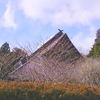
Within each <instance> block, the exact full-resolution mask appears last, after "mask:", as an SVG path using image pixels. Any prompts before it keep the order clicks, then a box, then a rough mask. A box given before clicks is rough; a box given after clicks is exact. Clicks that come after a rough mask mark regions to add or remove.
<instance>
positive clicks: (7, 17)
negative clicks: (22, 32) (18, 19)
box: [0, 1, 17, 29]
mask: <svg viewBox="0 0 100 100" xmlns="http://www.w3.org/2000/svg"><path fill="white" fill-rule="evenodd" d="M6 7H7V9H6V11H5V13H4V15H3V16H2V17H1V19H0V27H7V28H10V27H13V28H14V29H16V28H17V24H15V22H14V10H13V7H12V5H11V2H10V1H9V2H8V4H7V5H6Z"/></svg>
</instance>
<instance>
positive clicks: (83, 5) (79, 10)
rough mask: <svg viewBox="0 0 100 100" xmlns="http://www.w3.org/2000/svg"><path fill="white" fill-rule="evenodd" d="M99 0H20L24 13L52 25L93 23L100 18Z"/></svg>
mask: <svg viewBox="0 0 100 100" xmlns="http://www.w3.org/2000/svg"><path fill="white" fill-rule="evenodd" d="M99 4H100V1H98V0H91V2H90V1H88V0H77V1H75V0H54V1H53V2H51V0H20V8H21V9H22V10H23V13H24V14H25V15H26V16H27V17H30V18H32V19H33V20H40V21H41V22H42V23H43V24H46V23H51V24H52V25H60V24H64V25H68V26H70V25H73V24H82V25H91V24H92V21H93V20H95V19H100V13H99V12H100V6H99Z"/></svg>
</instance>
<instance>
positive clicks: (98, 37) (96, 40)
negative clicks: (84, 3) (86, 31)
mask: <svg viewBox="0 0 100 100" xmlns="http://www.w3.org/2000/svg"><path fill="white" fill-rule="evenodd" d="M97 42H100V29H98V31H97V33H96V39H95V43H97Z"/></svg>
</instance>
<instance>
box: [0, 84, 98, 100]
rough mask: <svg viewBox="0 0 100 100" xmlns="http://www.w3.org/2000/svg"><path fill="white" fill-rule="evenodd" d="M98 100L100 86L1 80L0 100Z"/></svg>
mask: <svg viewBox="0 0 100 100" xmlns="http://www.w3.org/2000/svg"><path fill="white" fill-rule="evenodd" d="M66 99H67V100H100V88H97V87H91V86H89V85H76V84H68V83H65V84H64V83H31V82H1V83H0V100H66Z"/></svg>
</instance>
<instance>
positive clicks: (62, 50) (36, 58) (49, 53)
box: [9, 31, 82, 81]
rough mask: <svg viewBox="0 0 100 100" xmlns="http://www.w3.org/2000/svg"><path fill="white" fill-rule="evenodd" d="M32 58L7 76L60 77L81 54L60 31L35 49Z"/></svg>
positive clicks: (18, 77)
mask: <svg viewBox="0 0 100 100" xmlns="http://www.w3.org/2000/svg"><path fill="white" fill-rule="evenodd" d="M31 57H32V59H31V60H30V61H29V62H27V63H25V64H24V65H22V66H21V67H19V68H17V69H16V70H15V71H13V72H12V73H10V74H9V77H11V78H14V79H15V78H16V79H19V80H32V81H48V80H49V81H50V80H51V81H54V80H55V79H56V80H58V79H57V75H58V76H59V75H60V76H59V77H58V78H60V77H62V76H63V75H61V73H64V71H67V69H70V68H69V64H70V65H72V64H73V63H75V62H76V60H78V59H79V58H81V57H82V56H81V54H80V53H79V52H78V51H77V49H76V48H75V46H74V45H73V44H72V42H71V41H70V39H69V38H68V36H67V35H66V34H65V33H62V31H60V32H59V33H57V34H56V35H55V36H54V37H53V38H52V39H50V40H49V41H48V42H46V43H45V44H44V45H43V46H42V47H40V48H39V49H38V50H36V51H35V52H34V53H33V54H32V55H31Z"/></svg>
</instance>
